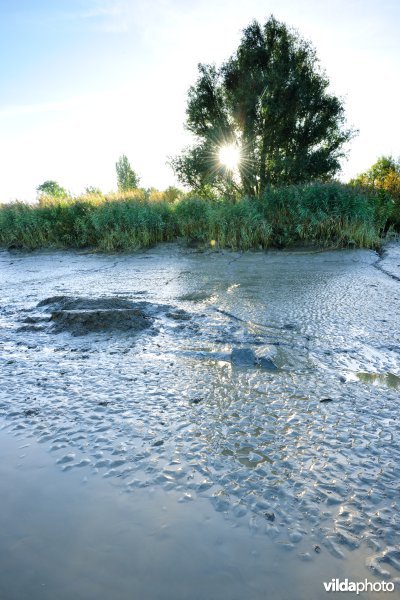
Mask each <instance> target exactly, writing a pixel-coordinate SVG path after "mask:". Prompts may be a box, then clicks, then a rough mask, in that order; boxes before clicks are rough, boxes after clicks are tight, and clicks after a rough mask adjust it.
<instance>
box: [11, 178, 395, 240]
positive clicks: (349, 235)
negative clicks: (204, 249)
mask: <svg viewBox="0 0 400 600" xmlns="http://www.w3.org/2000/svg"><path fill="white" fill-rule="evenodd" d="M390 211H391V204H390V203H386V204H385V203H382V202H381V201H380V199H379V197H378V196H377V195H374V194H371V193H368V192H366V191H365V190H360V189H357V188H354V187H352V186H347V185H343V184H339V183H329V184H322V183H321V184H309V185H296V186H289V187H284V188H272V189H270V190H268V191H267V192H266V194H265V195H264V197H263V198H262V199H256V198H243V199H241V200H239V201H236V202H233V201H232V200H224V199H220V200H207V199H201V198H196V197H193V196H190V195H186V196H183V197H182V198H180V199H177V200H175V201H174V202H171V201H167V200H165V198H163V197H162V196H160V197H157V195H154V196H153V199H151V198H150V199H149V198H148V197H146V196H145V195H144V194H143V193H141V191H140V190H132V192H129V193H125V194H115V195H112V196H107V197H104V196H101V195H96V194H94V195H87V196H81V197H79V198H62V199H52V198H44V199H42V200H41V201H40V202H39V203H38V204H34V205H30V204H25V203H21V202H16V203H11V204H3V205H0V245H1V246H2V247H21V248H29V249H34V248H94V249H98V250H101V251H127V250H135V249H139V248H146V247H149V246H153V245H154V244H157V243H159V242H165V241H175V240H183V241H185V242H193V241H195V242H200V243H204V244H209V243H210V242H211V241H212V240H213V241H214V242H212V243H215V245H218V246H219V247H221V248H230V249H235V250H248V249H260V248H269V247H290V246H297V245H304V244H306V245H313V246H318V247H331V248H332V247H346V246H352V247H365V248H373V247H377V246H379V245H380V243H381V241H382V234H383V231H385V227H386V225H387V223H388V222H389V220H390Z"/></svg>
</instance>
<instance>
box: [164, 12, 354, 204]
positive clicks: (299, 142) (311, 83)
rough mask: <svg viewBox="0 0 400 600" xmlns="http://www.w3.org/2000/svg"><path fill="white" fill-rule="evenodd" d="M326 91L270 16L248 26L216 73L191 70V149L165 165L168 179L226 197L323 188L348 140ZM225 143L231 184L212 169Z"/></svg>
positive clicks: (299, 42)
mask: <svg viewBox="0 0 400 600" xmlns="http://www.w3.org/2000/svg"><path fill="white" fill-rule="evenodd" d="M328 86H329V81H328V79H327V77H326V75H325V74H324V73H323V72H322V71H321V69H320V67H319V63H318V59H317V57H316V54H315V50H314V49H313V47H312V46H311V44H310V43H309V42H308V41H305V40H303V39H302V38H301V37H300V36H299V35H298V34H297V33H296V32H294V31H292V30H290V29H289V28H288V27H287V26H286V25H285V24H284V23H280V22H279V21H277V20H276V19H275V18H274V17H272V16H271V17H270V19H269V20H268V21H267V22H266V23H265V24H264V26H261V25H260V24H259V23H258V22H256V21H254V22H253V23H251V24H250V25H249V26H248V27H247V28H246V29H245V30H244V32H243V37H242V40H241V42H240V44H239V47H238V49H237V51H236V52H235V53H234V55H233V56H232V57H231V58H230V59H229V60H228V61H227V62H226V63H224V64H223V65H222V66H221V68H219V69H217V68H216V67H215V66H212V65H203V64H200V65H199V77H198V80H197V82H196V83H195V85H194V86H192V87H191V88H190V90H189V94H188V104H187V111H186V113H187V121H186V127H187V129H188V130H189V131H190V132H191V133H193V134H194V136H195V138H196V142H195V144H194V146H193V147H190V148H186V149H185V150H184V152H183V153H182V154H181V155H180V156H178V157H176V158H175V159H173V160H172V161H171V165H172V167H173V168H174V170H175V173H176V175H177V176H178V178H179V179H180V181H182V182H183V183H184V184H185V185H188V186H189V187H191V188H192V189H195V190H203V189H204V188H205V187H207V186H208V187H209V188H210V187H211V188H212V189H213V190H214V191H216V192H218V193H220V194H223V195H228V196H232V195H235V194H238V193H239V194H241V195H243V194H244V195H248V196H261V195H262V194H263V193H264V190H265V189H266V187H268V186H269V185H282V184H291V183H299V182H307V181H313V180H329V179H330V178H331V177H332V176H333V175H334V174H335V173H337V171H338V170H339V169H340V162H339V161H340V159H341V157H342V156H343V150H342V147H343V145H344V143H345V142H347V141H349V140H350V139H351V137H352V135H353V133H354V132H352V131H350V130H348V129H345V128H344V123H345V118H344V108H343V104H342V102H341V100H340V99H339V98H337V97H336V96H333V95H332V94H329V93H328V91H327V89H328ZM232 143H235V144H237V145H238V146H239V147H240V149H241V155H242V160H241V164H240V166H239V174H238V177H237V178H236V179H235V177H233V176H232V173H231V172H230V171H228V170H227V169H226V168H224V167H223V165H221V164H220V163H219V161H218V149H219V148H220V147H221V146H222V145H229V144H232Z"/></svg>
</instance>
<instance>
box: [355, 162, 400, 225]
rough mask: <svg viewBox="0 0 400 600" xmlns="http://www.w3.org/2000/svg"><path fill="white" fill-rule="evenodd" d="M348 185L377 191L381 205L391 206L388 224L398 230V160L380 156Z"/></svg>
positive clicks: (399, 191)
mask: <svg viewBox="0 0 400 600" xmlns="http://www.w3.org/2000/svg"><path fill="white" fill-rule="evenodd" d="M350 184H351V185H359V186H361V187H364V188H370V189H374V190H377V192H378V195H379V197H380V201H381V203H382V205H383V204H386V205H388V204H390V205H391V215H390V217H389V221H388V222H389V224H390V225H393V226H394V227H395V228H396V229H397V230H398V231H399V230H400V158H399V159H397V160H395V159H394V158H393V157H392V156H381V157H380V158H378V160H377V161H376V163H374V164H373V165H372V167H370V168H369V169H368V170H367V171H365V172H364V173H361V174H360V175H358V176H357V177H356V178H355V179H352V180H351V181H350Z"/></svg>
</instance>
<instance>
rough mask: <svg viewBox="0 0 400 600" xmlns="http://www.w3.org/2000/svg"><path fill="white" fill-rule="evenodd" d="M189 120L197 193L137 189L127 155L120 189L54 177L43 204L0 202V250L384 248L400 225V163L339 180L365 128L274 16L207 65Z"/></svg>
mask: <svg viewBox="0 0 400 600" xmlns="http://www.w3.org/2000/svg"><path fill="white" fill-rule="evenodd" d="M186 117H187V118H186V123H185V126H186V129H187V130H188V131H190V132H191V133H192V135H193V139H194V144H193V145H192V146H191V147H188V148H186V149H185V150H184V151H183V152H182V153H181V154H180V155H178V156H176V157H175V158H171V159H170V165H171V166H172V168H173V170H174V172H175V175H176V176H177V178H178V180H179V181H180V182H181V183H182V184H183V185H184V186H185V188H186V189H190V190H191V191H190V192H185V193H184V192H182V191H180V190H179V189H177V188H175V187H170V188H168V189H167V190H165V191H163V192H161V191H158V190H156V189H153V188H151V189H144V188H139V182H140V178H139V176H138V175H137V173H136V172H135V171H134V170H133V169H132V167H131V165H130V164H129V161H128V158H127V157H126V156H125V155H122V156H121V157H120V158H119V160H118V162H117V163H116V175H117V185H118V192H117V193H111V194H103V193H102V192H101V191H100V190H99V189H97V188H94V187H91V188H86V190H85V194H83V195H81V196H78V197H73V196H72V195H71V194H69V193H68V191H67V190H66V189H65V188H63V187H61V186H60V185H59V184H58V183H57V182H55V181H51V180H48V181H45V182H44V183H43V184H41V185H40V186H39V187H38V188H37V192H38V198H37V203H36V204H31V205H30V204H25V203H21V202H15V203H12V204H8V205H2V206H0V245H1V246H3V247H17V248H54V247H57V248H93V249H98V250H101V251H124V250H133V249H138V248H144V247H149V246H152V245H154V244H156V243H158V242H170V241H177V240H182V241H184V242H186V243H195V244H200V245H204V246H205V245H211V247H213V248H218V247H219V248H230V249H235V250H247V249H264V248H270V247H278V248H281V247H291V246H298V245H313V246H318V247H331V248H332V247H333V248H335V247H364V248H375V247H378V246H379V245H380V244H381V242H382V239H383V238H384V236H385V235H387V233H388V232H390V231H397V232H398V231H400V163H399V162H398V161H397V162H396V161H394V159H392V158H391V157H382V158H380V159H379V160H378V161H377V163H376V164H375V165H373V166H372V167H371V169H369V170H368V171H366V172H365V173H363V174H361V175H360V176H359V177H357V178H356V179H354V180H352V181H351V182H350V183H349V184H342V183H339V182H337V181H335V179H334V178H335V176H336V175H337V173H338V172H339V171H340V161H341V159H342V158H343V156H345V154H346V152H345V151H344V150H343V148H344V146H345V145H346V143H347V142H349V141H350V140H351V139H352V137H353V136H354V135H355V133H356V132H355V131H353V130H351V129H348V128H347V127H346V124H345V115H344V105H343V102H342V100H341V99H340V98H338V97H336V96H334V95H332V94H331V93H330V92H329V80H328V78H327V76H326V74H325V72H324V71H323V69H321V67H320V64H319V61H318V59H317V55H316V52H315V49H314V48H313V46H312V45H311V43H310V42H308V41H307V40H304V39H303V38H301V37H300V35H299V34H298V33H297V31H295V30H292V29H290V28H289V27H288V26H287V25H285V24H284V23H281V22H279V21H277V20H276V19H275V18H274V17H273V16H271V17H270V18H269V19H268V20H267V22H266V23H264V24H263V25H262V24H260V23H258V22H257V21H253V22H252V23H251V24H250V25H249V26H248V27H247V28H245V29H244V31H243V37H242V39H241V42H240V44H239V46H238V48H237V50H236V52H234V53H233V54H232V56H231V57H230V58H229V60H228V61H226V62H224V63H223V64H222V65H221V66H220V67H219V68H217V67H216V66H215V65H206V64H200V65H199V76H198V79H197V81H196V82H195V84H194V85H193V86H192V87H191V88H190V89H189V92H188V102H187V110H186Z"/></svg>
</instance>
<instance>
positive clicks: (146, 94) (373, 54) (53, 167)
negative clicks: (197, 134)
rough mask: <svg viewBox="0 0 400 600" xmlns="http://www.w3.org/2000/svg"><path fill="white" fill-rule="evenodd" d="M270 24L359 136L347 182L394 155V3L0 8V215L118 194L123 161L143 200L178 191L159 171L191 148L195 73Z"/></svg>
mask: <svg viewBox="0 0 400 600" xmlns="http://www.w3.org/2000/svg"><path fill="white" fill-rule="evenodd" d="M271 13H273V14H274V15H275V16H276V17H277V18H278V19H280V20H283V21H285V22H286V23H287V24H289V25H291V26H293V27H295V28H296V29H298V31H299V32H300V33H301V34H302V35H303V36H304V37H306V38H308V39H310V40H311V41H312V42H313V44H314V46H315V47H316V50H317V54H318V56H319V58H320V61H321V65H322V66H323V67H324V68H325V69H326V71H327V74H328V76H329V79H330V81H331V88H332V91H333V92H335V93H337V94H339V95H340V96H343V97H344V99H345V102H346V114H347V116H348V122H349V124H350V125H352V126H354V127H356V128H358V129H359V130H360V134H359V136H358V137H357V138H356V139H355V140H354V141H353V142H352V143H351V145H350V146H349V160H348V161H347V162H345V163H344V164H343V174H342V178H343V179H347V178H349V177H351V176H353V175H355V174H356V173H358V172H360V171H362V170H365V169H366V168H368V167H369V166H370V165H371V164H372V162H374V161H375V160H376V158H377V157H378V156H379V155H382V154H393V155H394V156H398V155H400V119H399V108H398V107H399V104H400V75H399V74H400V36H399V34H398V32H399V30H400V3H399V2H398V0H381V1H380V2H377V1H372V0H366V1H359V0H335V1H333V0H332V1H331V0H325V1H324V0H319V1H316V0H303V1H302V2H298V1H295V0H270V1H268V0H262V1H261V0H246V1H245V2H243V0H242V1H240V2H235V1H233V0H231V1H225V0H204V1H202V0H197V1H192V0H186V1H183V0H154V1H150V0H147V1H144V0H13V1H12V2H10V1H9V0H7V1H6V0H0V51H1V56H2V57H3V60H2V64H1V67H0V69H1V72H0V91H1V93H0V164H1V166H2V169H1V171H2V176H1V178H0V201H3V202H4V201H9V200H11V199H15V198H19V199H26V200H32V199H34V197H35V188H36V187H37V186H38V185H39V184H40V183H42V182H43V181H44V180H46V179H55V180H57V181H58V182H59V183H60V184H61V185H63V186H64V187H66V188H68V189H70V190H71V191H72V192H74V193H78V192H80V191H82V190H83V188H84V187H85V186H86V185H95V186H99V187H101V188H102V189H103V190H104V191H109V190H112V189H115V187H116V181H115V162H116V160H117V159H118V157H119V156H120V155H121V154H122V153H124V154H126V155H127V156H128V158H129V160H130V162H131V164H132V166H133V167H134V169H135V170H136V171H137V172H138V173H139V175H140V176H141V180H142V184H143V185H144V186H155V187H159V188H165V187H167V186H168V185H170V184H174V183H176V182H175V180H174V177H173V174H172V172H171V170H170V168H169V167H168V166H167V165H166V164H165V163H166V160H167V157H168V156H169V155H174V154H176V153H177V152H179V150H180V149H181V148H182V147H183V146H184V145H185V144H187V143H188V142H189V141H190V138H189V137H188V134H187V133H186V132H185V131H184V128H183V123H184V118H185V103H186V93H187V89H188V87H189V86H190V85H191V84H192V83H193V82H194V80H195V79H196V72H197V71H196V69H197V63H198V62H216V63H217V64H220V63H221V62H222V61H223V60H225V59H226V58H228V57H229V56H230V54H231V53H232V52H233V51H234V50H235V48H236V47H237V45H238V43H239V40H240V35H241V30H242V29H243V28H244V27H245V26H246V25H247V24H248V23H249V22H250V21H251V20H252V19H254V18H256V19H258V20H261V21H265V20H266V19H267V18H268V16H269V15H270V14H271Z"/></svg>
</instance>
